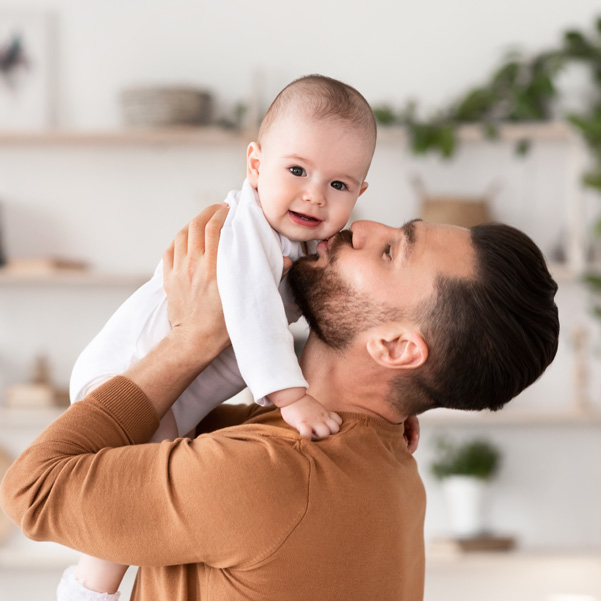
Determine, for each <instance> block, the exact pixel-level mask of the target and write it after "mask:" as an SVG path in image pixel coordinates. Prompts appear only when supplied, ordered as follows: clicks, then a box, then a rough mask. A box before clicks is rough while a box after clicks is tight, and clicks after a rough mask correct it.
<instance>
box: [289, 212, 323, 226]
mask: <svg viewBox="0 0 601 601" xmlns="http://www.w3.org/2000/svg"><path fill="white" fill-rule="evenodd" d="M288 215H289V216H290V219H292V221H294V223H296V224H298V225H304V226H305V227H317V226H318V225H320V224H321V222H322V220H321V219H316V218H315V217H311V216H309V215H305V214H304V213H297V212H296V211H288Z"/></svg>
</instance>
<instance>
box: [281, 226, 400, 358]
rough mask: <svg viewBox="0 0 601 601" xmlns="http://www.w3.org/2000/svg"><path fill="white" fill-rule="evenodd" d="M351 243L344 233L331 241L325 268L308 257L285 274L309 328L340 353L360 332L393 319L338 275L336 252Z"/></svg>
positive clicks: (348, 233)
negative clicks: (316, 264)
mask: <svg viewBox="0 0 601 601" xmlns="http://www.w3.org/2000/svg"><path fill="white" fill-rule="evenodd" d="M351 242H352V233H351V231H350V230H343V231H341V232H339V233H338V234H336V236H335V238H334V239H333V240H332V241H331V242H330V246H329V248H328V256H329V261H328V263H327V264H326V265H325V266H323V267H318V266H315V262H316V261H317V260H318V256H317V255H309V256H306V257H301V258H300V259H299V260H298V261H296V263H294V265H293V266H292V268H291V269H290V271H289V272H288V282H289V283H290V287H291V288H292V292H293V294H294V298H295V300H296V303H297V304H298V306H299V307H300V309H301V311H302V313H303V315H304V317H305V319H306V320H307V323H308V324H309V327H310V328H311V330H312V331H313V332H314V333H315V334H316V335H317V337H318V338H319V339H320V340H322V341H323V342H324V343H325V344H327V345H328V346H330V347H332V348H333V349H336V350H343V349H344V348H345V347H346V346H348V344H349V343H350V342H352V340H353V339H354V338H355V336H356V335H357V334H358V333H359V332H361V331H363V330H365V329H367V328H369V327H372V326H375V325H378V324H380V323H382V322H383V321H387V320H390V319H393V318H394V316H393V315H391V309H390V307H378V306H377V305H375V304H374V303H373V301H371V299H369V298H368V297H367V296H366V295H365V294H363V293H361V292H359V291H356V290H354V289H353V288H352V287H351V286H349V285H348V284H346V283H345V282H344V281H343V280H342V278H341V277H340V275H339V274H338V272H337V270H336V264H337V260H338V256H339V251H340V250H341V248H343V247H344V246H345V245H347V246H348V245H350V244H351Z"/></svg>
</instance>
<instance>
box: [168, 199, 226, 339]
mask: <svg viewBox="0 0 601 601" xmlns="http://www.w3.org/2000/svg"><path fill="white" fill-rule="evenodd" d="M228 210H229V209H228V208H227V206H225V205H212V206H210V207H208V208H207V209H205V210H204V211H203V212H202V213H200V215H198V216H197V217H196V218H194V219H193V220H192V221H191V222H190V223H189V224H188V225H187V226H186V227H184V228H183V229H181V230H180V231H179V232H178V234H177V236H176V237H175V239H174V240H173V242H172V243H171V245H170V246H169V248H168V249H167V250H166V251H165V254H164V255H163V286H164V288H165V292H166V293H167V300H168V311H169V321H170V322H171V327H172V328H173V330H174V331H179V332H180V333H181V334H183V335H184V338H185V339H188V340H189V341H190V343H191V344H192V345H195V344H199V345H205V346H206V345H207V343H208V342H210V343H211V345H212V346H213V345H216V346H217V347H218V348H219V349H220V351H221V350H223V349H225V348H227V346H228V345H229V337H228V334H227V330H226V327H225V321H224V318H223V310H222V308H221V300H220V298H219V291H218V289H217V247H218V245H219V235H220V232H221V228H222V227H223V224H224V222H225V218H226V216H227V212H228ZM181 334H180V335H181ZM213 348H214V346H213Z"/></svg>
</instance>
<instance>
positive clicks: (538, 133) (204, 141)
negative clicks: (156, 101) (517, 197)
mask: <svg viewBox="0 0 601 601" xmlns="http://www.w3.org/2000/svg"><path fill="white" fill-rule="evenodd" d="M256 134H257V132H256V131H244V132H241V131H237V130H228V129H223V128H219V127H211V126H207V127H180V128H163V129H142V128H140V129H136V128H131V129H122V130H106V131H76V130H71V131H69V130H48V131H31V132H25V131H24V132H18V131H16V132H8V131H4V132H2V131H0V147H1V146H100V147H102V146H106V147H112V146H205V145H215V144H248V142H250V141H251V140H253V139H254V138H255V137H256ZM458 135H459V139H460V140H461V141H463V142H481V141H485V140H486V136H485V134H484V132H483V130H482V127H481V126H480V125H478V124H466V125H462V126H461V127H459V130H458ZM499 139H500V140H503V141H508V142H517V141H519V140H523V139H530V140H540V141H557V142H565V141H569V140H573V139H577V136H576V135H575V133H574V132H573V130H572V128H571V127H570V126H569V125H568V124H567V123H564V122H563V121H549V122H533V123H506V124H503V125H501V126H500V128H499ZM378 140H379V141H381V142H386V143H390V142H406V141H407V131H406V129H405V128H404V127H398V126H391V127H380V128H379V130H378Z"/></svg>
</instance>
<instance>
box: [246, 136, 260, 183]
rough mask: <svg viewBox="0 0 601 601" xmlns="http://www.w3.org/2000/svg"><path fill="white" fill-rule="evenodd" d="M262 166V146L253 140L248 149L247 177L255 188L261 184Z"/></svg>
mask: <svg viewBox="0 0 601 601" xmlns="http://www.w3.org/2000/svg"><path fill="white" fill-rule="evenodd" d="M260 168H261V147H260V146H259V145H258V144H257V143H256V142H251V143H250V144H249V145H248V148H247V149H246V177H247V178H248V181H249V182H250V185H251V186H252V187H253V188H257V187H258V185H259V170H260Z"/></svg>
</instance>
